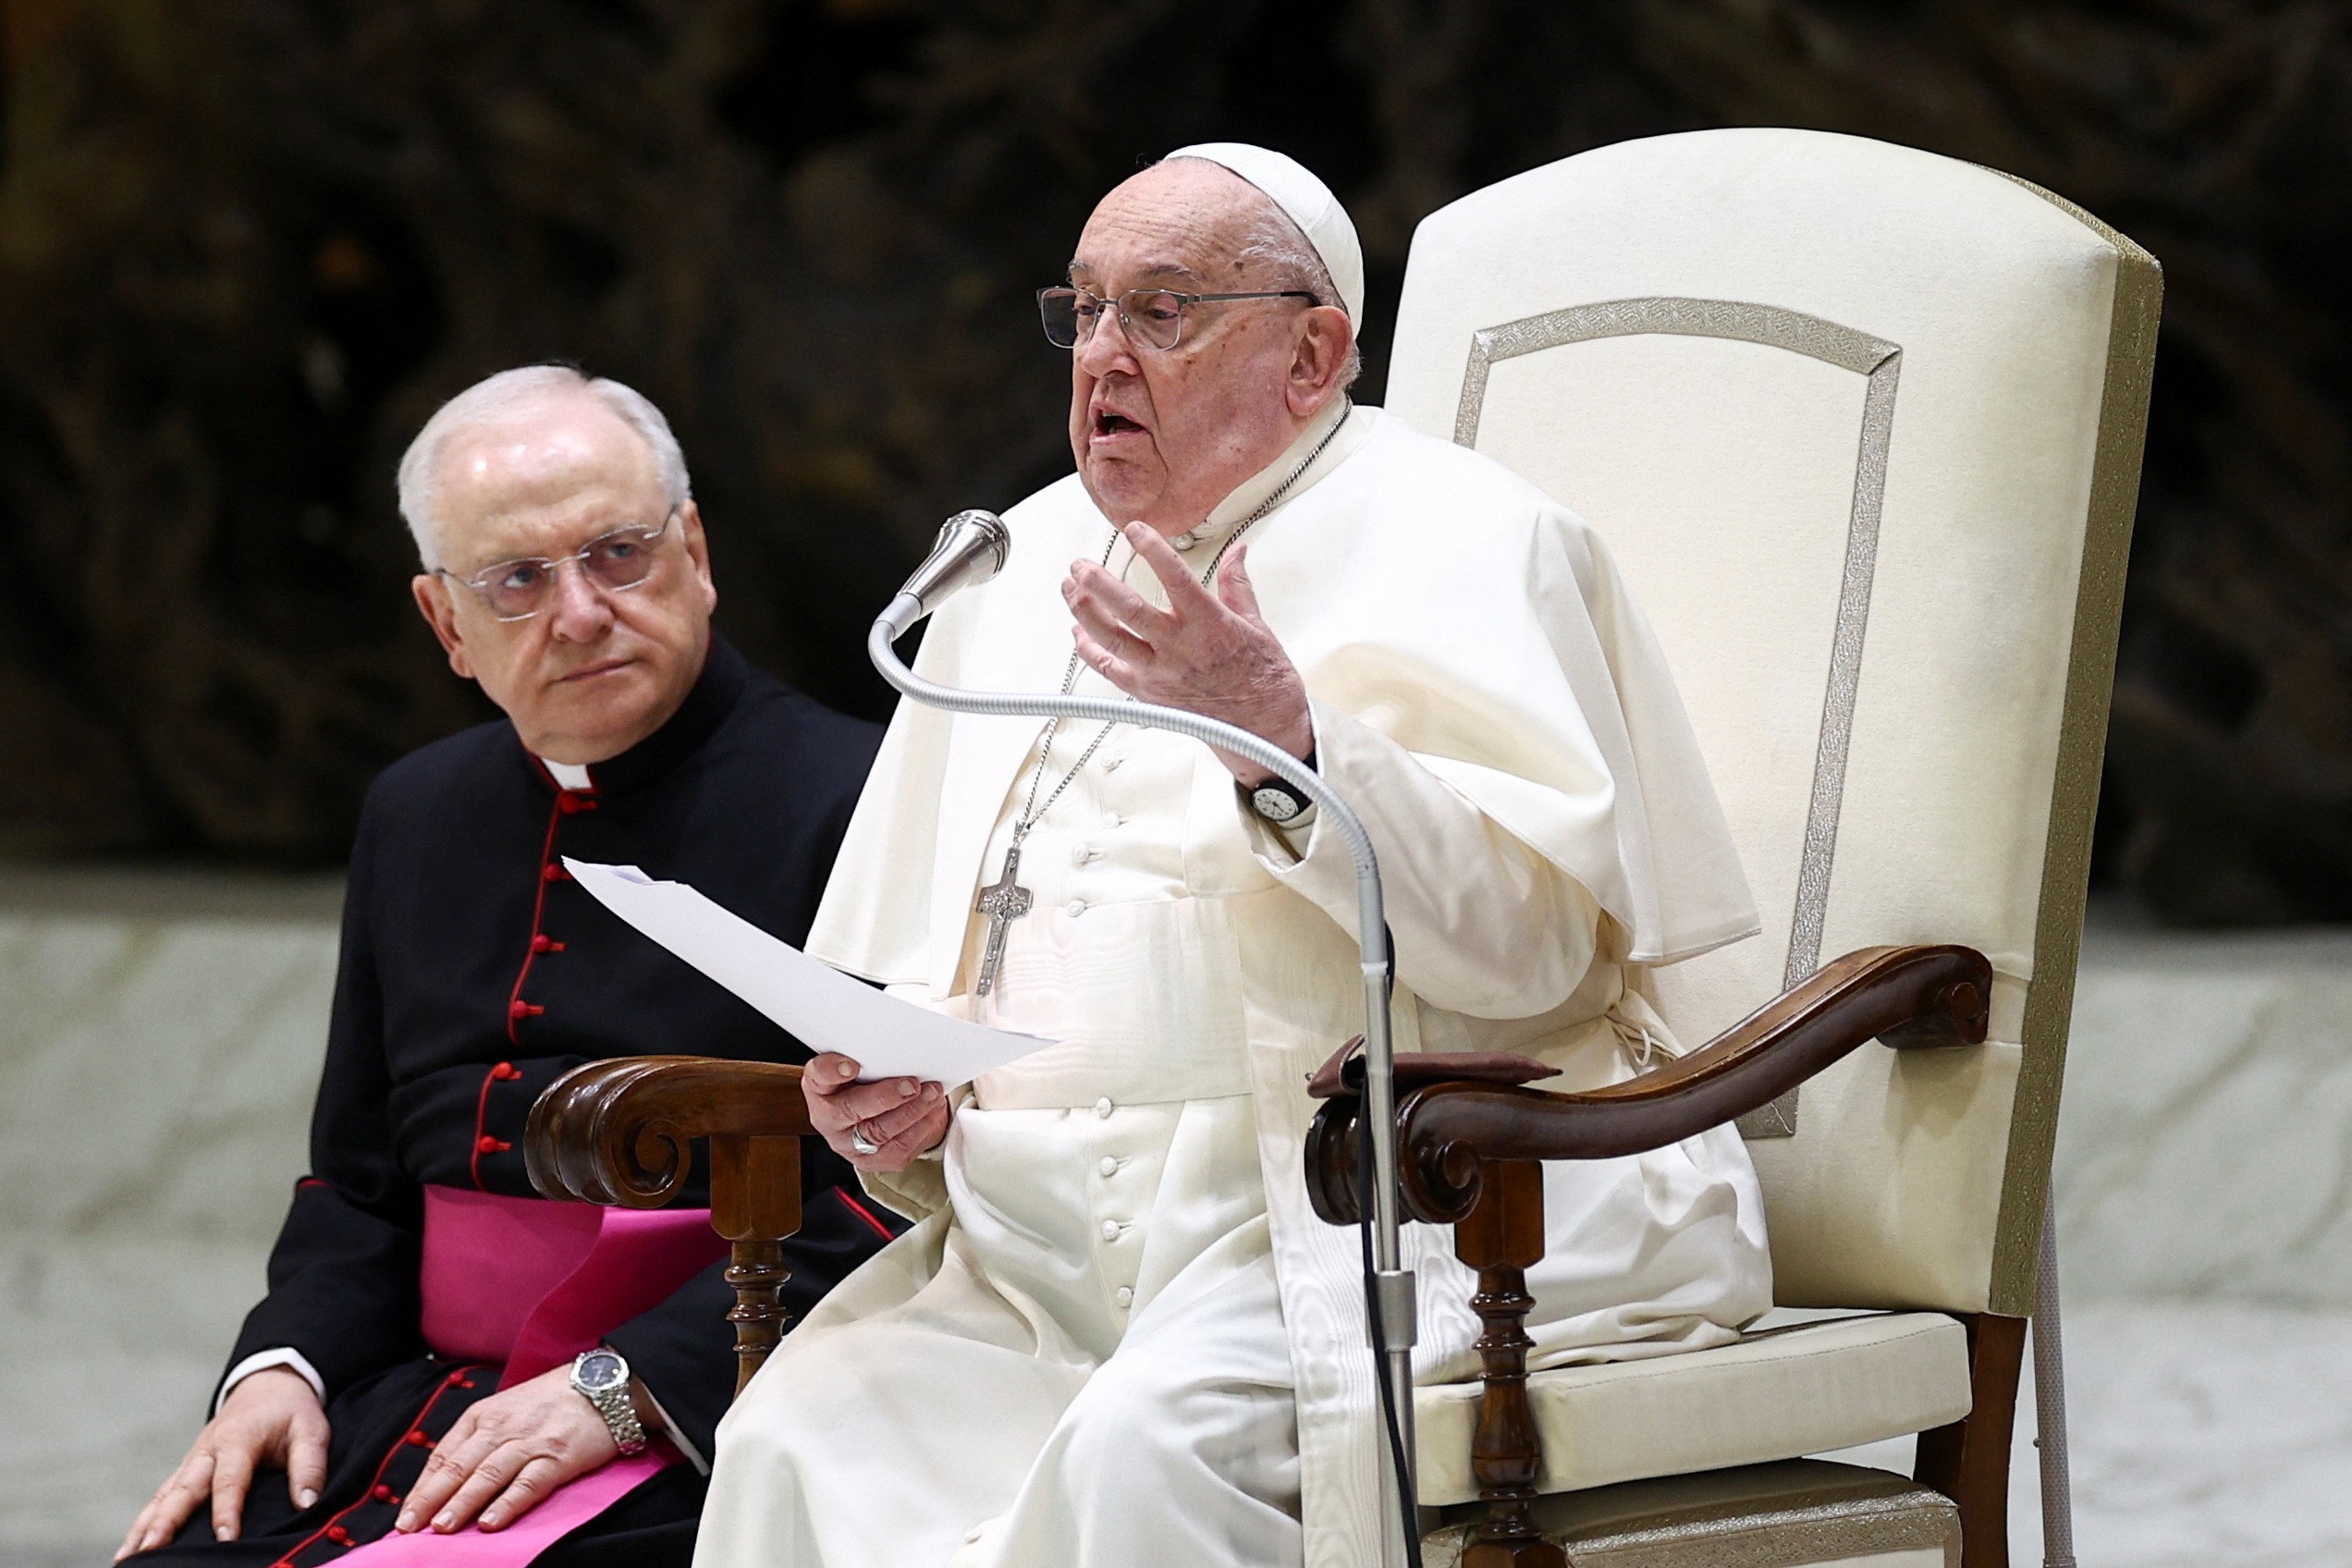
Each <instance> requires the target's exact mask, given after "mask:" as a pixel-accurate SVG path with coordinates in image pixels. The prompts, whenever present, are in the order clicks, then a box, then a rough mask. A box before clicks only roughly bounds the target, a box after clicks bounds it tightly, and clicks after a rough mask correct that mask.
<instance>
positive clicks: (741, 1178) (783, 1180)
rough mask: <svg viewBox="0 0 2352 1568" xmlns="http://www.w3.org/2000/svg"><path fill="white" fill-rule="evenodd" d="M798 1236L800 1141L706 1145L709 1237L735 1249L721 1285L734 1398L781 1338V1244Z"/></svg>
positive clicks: (734, 1139) (785, 1273) (723, 1140)
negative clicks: (727, 1290) (725, 1288)
mask: <svg viewBox="0 0 2352 1568" xmlns="http://www.w3.org/2000/svg"><path fill="white" fill-rule="evenodd" d="M800 1228H801V1141H800V1139H798V1138H790V1137H741V1136H736V1135H731V1134H721V1135H719V1136H717V1137H714V1138H713V1139H711V1229H713V1230H714V1231H717V1232H718V1233H719V1234H720V1235H722V1236H724V1237H726V1238H727V1240H728V1241H729V1242H730V1243H733V1244H734V1253H735V1256H734V1260H733V1261H732V1262H731V1263H729V1265H728V1268H727V1282H728V1283H729V1285H732V1286H733V1287H734V1288H735V1305H734V1308H733V1310H731V1311H730V1312H729V1313H728V1315H727V1320H728V1321H729V1322H730V1323H732V1324H734V1325H735V1391H736V1392H737V1393H738V1394H741V1392H742V1391H743V1390H744V1389H745V1388H746V1387H747V1386H748V1385H749V1384H750V1383H751V1380H752V1377H753V1374H754V1373H756V1372H758V1371H759V1369H760V1368H761V1367H762V1366H765V1365H766V1362H767V1357H768V1353H769V1352H771V1351H773V1350H774V1349H775V1348H776V1347H777V1345H778V1343H779V1342H781V1341H782V1340H783V1338H784V1305H783V1300H782V1296H783V1290H784V1282H785V1281H786V1280H789V1279H790V1278H791V1277H792V1276H791V1271H790V1269H788V1268H785V1267H784V1238H785V1237H787V1236H789V1235H790V1234H792V1232H794V1231H798V1230H799V1229H800Z"/></svg>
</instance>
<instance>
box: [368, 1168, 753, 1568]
mask: <svg viewBox="0 0 2352 1568" xmlns="http://www.w3.org/2000/svg"><path fill="white" fill-rule="evenodd" d="M726 1254H727V1243H725V1242H723V1241H721V1240H720V1239H719V1238H718V1236H717V1234H716V1233H714V1232H713V1231H712V1230H711V1228H710V1210H708V1209H706V1208H692V1209H668V1208H664V1209H631V1208H600V1207H594V1206H593V1205H589V1204H575V1203H551V1202H547V1201H545V1200H544V1199H540V1198H510V1197H504V1196H501V1195H499V1194H496V1193H471V1192H467V1191H465V1190H464V1189H463V1188H459V1187H427V1188H425V1190H424V1264H423V1270H422V1277H421V1280H420V1283H421V1285H422V1287H423V1298H424V1313H423V1330H424V1341H425V1343H426V1344H428V1345H430V1346H432V1347H433V1352H434V1354H436V1355H439V1356H441V1357H443V1358H445V1359H447V1360H450V1361H460V1362H483V1361H486V1362H503V1363H505V1365H506V1370H505V1372H504V1373H503V1374H501V1375H500V1377H499V1378H498V1387H499V1388H501V1389H510V1388H512V1387H514V1386H515V1385H516V1384H517V1383H521V1382H524V1381H527V1380H529V1379H530V1378H535V1377H537V1376H539V1374H541V1373H542V1372H545V1371H547V1370H548V1369H550V1368H552V1367H556V1366H563V1365H564V1364H565V1363H567V1362H569V1361H570V1360H571V1358H572V1357H574V1356H576V1355H578V1354H580V1353H581V1352H582V1351H584V1350H588V1349H590V1348H592V1347H593V1346H594V1345H595V1344H596V1343H597V1341H600V1340H601V1339H603V1338H604V1336H605V1335H606V1334H607V1333H610V1332H611V1331H612V1330H613V1329H617V1328H619V1327H620V1325H622V1324H623V1323H626V1322H628V1321H629V1320H630V1319H631V1318H632V1317H636V1316H637V1315H638V1314H640V1313H643V1312H647V1311H650V1310H652V1309H653V1308H654V1307H655V1306H657V1305H660V1304H661V1303H662V1302H664V1301H666V1300H667V1299H668V1297H669V1296H670V1294H671V1293H672V1292H675V1291H676V1290H677V1289H678V1288H679V1287H680V1285H683V1284H684V1283H685V1282H686V1281H687V1280H690V1279H692V1278H693V1277H694V1276H695V1275H696V1274H698V1273H700V1272H701V1271H702V1270H703V1269H704V1268H708V1267H709V1266H710V1265H711V1264H713V1263H715V1262H717V1260H718V1259H719V1258H721V1257H723V1256H726ZM664 1446H665V1447H666V1446H667V1445H664ZM673 1463H675V1458H674V1456H670V1455H667V1454H665V1453H664V1452H660V1451H659V1450H655V1449H649V1450H647V1451H646V1452H643V1453H641V1454H638V1455H637V1456H636V1457H634V1458H632V1459H616V1460H614V1461H613V1462H612V1463H611V1464H606V1465H605V1466H604V1467H603V1468H602V1469H598V1470H592V1471H590V1472H589V1473H588V1474H587V1475H585V1476H580V1477H579V1478H578V1479H576V1480H573V1481H571V1482H570V1484H568V1485H566V1486H565V1487H564V1488H562V1489H561V1490H559V1491H557V1493H556V1494H555V1495H554V1496H552V1497H550V1498H548V1499H547V1501H545V1502H543V1503H541V1504H540V1505H539V1506H538V1507H536V1508H534V1509H533V1510H532V1511H531V1512H530V1513H526V1514H524V1515H523V1516H522V1517H521V1519H519V1520H517V1521H516V1522H515V1523H514V1524H512V1525H508V1526H507V1527H506V1528H505V1529H503V1530H499V1531H496V1532H495V1533H493V1532H487V1531H483V1530H479V1529H471V1530H459V1532H457V1533H456V1534H455V1535H449V1536H439V1535H435V1534H433V1533H432V1532H431V1531H429V1530H420V1531H418V1532H417V1533H416V1534H415V1535H412V1536H400V1535H392V1536H386V1537H384V1538H383V1539H381V1540H377V1541H372V1542H370V1543H369V1544H367V1545H366V1546H362V1547H360V1548H357V1549H356V1550H353V1551H351V1552H350V1553H349V1554H348V1555H347V1556H345V1557H344V1558H343V1559H342V1560H341V1561H343V1562H351V1561H352V1560H353V1559H364V1560H365V1563H366V1568H410V1564H414V1565H415V1568H521V1564H524V1563H527V1562H531V1561H532V1560H533V1558H535V1557H537V1556H538V1555H539V1554H540V1553H541V1552H543V1551H545V1550H546V1549H547V1548H549V1547H551V1546H553V1545H555V1543H556V1542H557V1540H559V1539H561V1538H562V1537H565V1536H567V1535H569V1534H570V1533H571V1532H572V1531H573V1530H576V1529H578V1528H579V1527H580V1526H581V1525H584V1524H586V1523H587V1522H588V1521H589V1520H591V1519H594V1517H595V1516H596V1515H597V1514H599V1513H603V1512H604V1511H605V1510H606V1509H607V1508H610V1507H611V1506H612V1505H613V1504H614V1503H616V1502H618V1501H620V1500H621V1499H622V1498H623V1497H625V1496H627V1495H628V1494H629V1493H630V1492H631V1491H632V1490H634V1489H635V1488H637V1487H639V1486H640V1485H642V1484H643V1483H644V1482H645V1481H647V1480H649V1479H651V1478H652V1477H653V1476H655V1475H657V1474H659V1473H660V1472H661V1470H662V1469H663V1468H664V1467H665V1466H667V1465H668V1464H673Z"/></svg>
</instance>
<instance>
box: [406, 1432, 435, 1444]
mask: <svg viewBox="0 0 2352 1568" xmlns="http://www.w3.org/2000/svg"><path fill="white" fill-rule="evenodd" d="M405 1440H406V1441H407V1443H408V1445H409V1446H410V1448H431V1447H432V1446H433V1439H431V1438H428V1437H426V1436H425V1435H424V1434H423V1432H415V1431H412V1432H410V1434H409V1435H408V1437H407V1439H405Z"/></svg>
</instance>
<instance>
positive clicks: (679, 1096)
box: [522, 1056, 814, 1208]
mask: <svg viewBox="0 0 2352 1568" xmlns="http://www.w3.org/2000/svg"><path fill="white" fill-rule="evenodd" d="M813 1131H814V1129H813V1128H811V1127H810V1126H809V1119H808V1102H807V1101H806V1100H805V1099H804V1098H803V1097H802V1094H801V1070H800V1069H799V1068H797V1067H786V1066H783V1065H781V1064H779V1063H777V1062H768V1061H722V1060H712V1059H711V1058H708V1057H697V1056H635V1057H620V1058H618V1059H616V1060H610V1061H591V1062H584V1063H582V1065H580V1066H578V1067H575V1068H573V1069H572V1070H571V1071H570V1072H567V1073H565V1074H564V1075H563V1076H562V1077H560V1078H558V1079H557V1080H556V1081H555V1082H554V1083H553V1084H548V1085H547V1089H546V1092H545V1094H542V1095H541V1096H539V1098H538V1099H537V1101H535V1102H534V1103H533V1105H532V1108H531V1120H530V1121H529V1122H528V1123H527V1124H526V1125H525V1127H524V1129H523V1134H522V1138H523V1142H522V1155H523V1162H524V1165H525V1168H526V1169H528V1170H530V1172H531V1184H532V1185H533V1187H536V1188H538V1189H539V1192H540V1193H541V1194H542V1195H543V1196H546V1197H551V1198H572V1199H576V1200H579V1201H581V1202H583V1203H600V1204H617V1205H619V1206H620V1207H626V1208H659V1207H661V1206H662V1205H664V1204H666V1203H668V1201H669V1200H670V1199H671V1198H673V1197H675V1196H676V1195H677V1194H678V1189H679V1188H680V1186H681V1185H683V1184H684V1182H685V1181H686V1175H687V1171H688V1169H689V1157H688V1150H687V1145H688V1143H689V1142H690V1141H691V1140H692V1139H695V1138H771V1137H802V1136H805V1135H807V1134H809V1133H812V1132H813Z"/></svg>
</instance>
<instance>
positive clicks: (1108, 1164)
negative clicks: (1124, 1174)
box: [1095, 1155, 1119, 1176]
mask: <svg viewBox="0 0 2352 1568" xmlns="http://www.w3.org/2000/svg"><path fill="white" fill-rule="evenodd" d="M1095 1169H1096V1170H1099V1171H1101V1172H1102V1173H1103V1174H1104V1175H1106V1176H1116V1175H1118V1174H1119V1161H1117V1160H1116V1159H1113V1158H1111V1157H1110V1156H1109V1155H1105V1156H1103V1157H1102V1163H1101V1164H1099V1165H1097V1166H1096V1167H1095Z"/></svg>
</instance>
